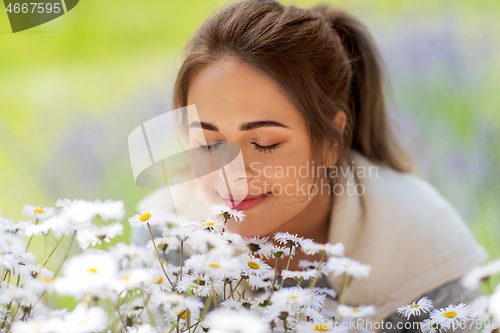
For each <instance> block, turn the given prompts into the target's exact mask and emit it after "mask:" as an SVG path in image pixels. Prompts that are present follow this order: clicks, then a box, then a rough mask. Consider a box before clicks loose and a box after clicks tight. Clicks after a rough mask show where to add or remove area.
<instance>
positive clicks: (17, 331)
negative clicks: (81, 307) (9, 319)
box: [11, 318, 63, 333]
mask: <svg viewBox="0 0 500 333" xmlns="http://www.w3.org/2000/svg"><path fill="white" fill-rule="evenodd" d="M62 324H63V321H62V319H61V318H47V319H44V318H32V319H29V320H26V321H15V322H14V323H13V324H12V330H11V332H12V333H26V332H62V331H61V326H62Z"/></svg>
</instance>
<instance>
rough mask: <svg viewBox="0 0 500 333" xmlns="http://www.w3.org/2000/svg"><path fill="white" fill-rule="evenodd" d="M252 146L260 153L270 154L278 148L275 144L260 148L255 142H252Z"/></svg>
mask: <svg viewBox="0 0 500 333" xmlns="http://www.w3.org/2000/svg"><path fill="white" fill-rule="evenodd" d="M252 144H253V145H254V147H255V149H257V150H258V151H260V152H261V153H272V152H273V151H275V150H276V149H278V148H279V143H275V144H274V145H270V146H261V145H259V144H257V143H256V142H252Z"/></svg>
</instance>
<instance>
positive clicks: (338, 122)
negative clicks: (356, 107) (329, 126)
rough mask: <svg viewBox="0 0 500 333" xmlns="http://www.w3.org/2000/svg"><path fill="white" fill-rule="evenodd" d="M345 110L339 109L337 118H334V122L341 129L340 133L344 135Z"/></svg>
mask: <svg viewBox="0 0 500 333" xmlns="http://www.w3.org/2000/svg"><path fill="white" fill-rule="evenodd" d="M345 122H346V119H345V112H344V111H339V112H337V114H336V115H335V118H334V119H333V123H334V124H335V126H336V127H337V128H339V129H340V133H341V134H342V135H343V134H344V129H345Z"/></svg>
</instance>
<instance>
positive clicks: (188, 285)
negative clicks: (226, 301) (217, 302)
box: [176, 274, 223, 297]
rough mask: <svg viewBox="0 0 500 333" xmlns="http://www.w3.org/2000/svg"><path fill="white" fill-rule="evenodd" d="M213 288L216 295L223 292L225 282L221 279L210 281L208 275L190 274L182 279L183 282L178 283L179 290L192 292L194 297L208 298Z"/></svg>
mask: <svg viewBox="0 0 500 333" xmlns="http://www.w3.org/2000/svg"><path fill="white" fill-rule="evenodd" d="M212 287H213V289H214V291H215V293H216V294H220V293H221V291H222V290H223V289H222V288H223V282H222V280H220V279H210V277H209V276H208V275H207V274H189V275H184V276H183V277H182V281H179V282H178V283H177V286H176V288H177V290H178V291H180V292H186V291H188V290H190V291H191V292H193V294H194V295H198V296H200V297H207V296H208V295H210V293H211V292H212Z"/></svg>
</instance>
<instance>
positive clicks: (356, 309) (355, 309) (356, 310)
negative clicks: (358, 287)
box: [352, 308, 361, 312]
mask: <svg viewBox="0 0 500 333" xmlns="http://www.w3.org/2000/svg"><path fill="white" fill-rule="evenodd" d="M359 311H361V310H360V309H358V308H352V312H359Z"/></svg>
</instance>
